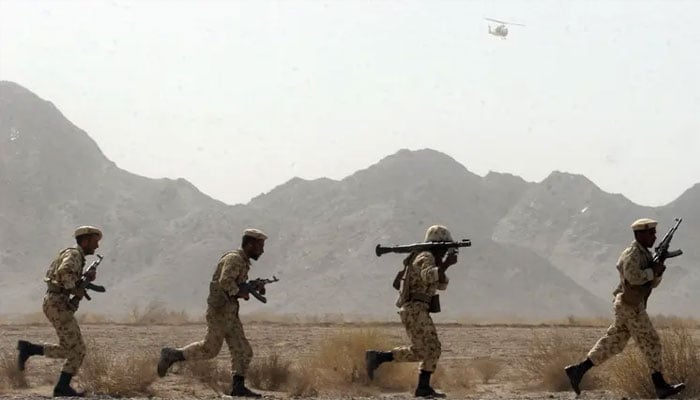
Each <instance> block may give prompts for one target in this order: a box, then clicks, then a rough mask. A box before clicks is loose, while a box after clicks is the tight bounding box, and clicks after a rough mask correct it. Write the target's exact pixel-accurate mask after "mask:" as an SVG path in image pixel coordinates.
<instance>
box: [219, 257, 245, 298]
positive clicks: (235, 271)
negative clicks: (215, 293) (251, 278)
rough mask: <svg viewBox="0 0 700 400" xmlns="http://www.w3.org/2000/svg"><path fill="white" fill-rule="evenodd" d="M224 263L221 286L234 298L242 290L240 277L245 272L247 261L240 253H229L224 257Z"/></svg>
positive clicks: (220, 278)
mask: <svg viewBox="0 0 700 400" xmlns="http://www.w3.org/2000/svg"><path fill="white" fill-rule="evenodd" d="M223 263H224V264H223V266H222V267H221V275H220V276H219V286H220V287H221V289H223V291H224V292H225V293H226V294H227V295H228V296H229V297H230V298H234V297H235V296H236V295H237V294H238V292H239V291H240V289H239V288H238V277H240V276H241V274H242V273H243V268H244V266H245V261H243V259H242V258H241V257H240V256H239V255H238V254H229V255H227V256H226V257H224V260H223Z"/></svg>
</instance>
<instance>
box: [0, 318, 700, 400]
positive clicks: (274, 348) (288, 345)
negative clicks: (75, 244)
mask: <svg viewBox="0 0 700 400" xmlns="http://www.w3.org/2000/svg"><path fill="white" fill-rule="evenodd" d="M354 327H357V325H350V324H347V325H343V324H304V325H299V324H287V323H252V324H247V325H246V333H247V336H248V337H249V339H250V341H251V344H252V346H253V349H254V351H255V353H256V357H260V356H264V355H267V354H271V353H277V354H278V355H280V356H281V357H283V358H286V359H291V360H299V359H301V358H302V357H310V356H311V355H312V353H313V352H314V351H315V349H316V348H318V347H317V346H318V344H319V343H320V342H322V341H323V339H324V337H327V336H328V335H332V334H335V333H337V332H339V331H342V330H346V329H352V328H354ZM378 329H380V330H382V332H385V333H386V334H387V335H390V336H391V337H392V338H395V342H396V343H397V344H402V343H403V342H405V337H404V333H403V329H402V327H401V326H400V325H398V324H383V325H381V326H379V328H378ZM551 329H554V328H548V327H506V326H491V327H474V326H460V325H449V324H448V325H440V326H439V327H438V330H439V334H440V335H441V339H442V343H443V355H442V359H441V362H442V365H447V366H449V367H450V368H451V369H455V368H462V367H466V365H468V364H469V362H470V361H471V360H473V359H476V358H479V357H487V356H490V357H492V358H495V359H497V360H500V361H502V362H504V363H505V364H506V367H505V368H504V369H503V370H502V371H501V372H500V373H499V374H498V375H496V377H495V378H494V379H493V380H492V381H491V382H490V383H488V384H482V383H477V384H476V385H475V387H474V388H473V389H472V390H471V391H470V392H469V393H468V394H461V395H451V396H450V398H487V399H510V398H520V399H534V398H551V399H573V398H574V397H575V396H574V394H573V393H572V392H542V391H538V390H536V389H532V388H530V386H531V385H532V382H530V381H529V379H528V377H526V376H523V374H522V373H521V372H519V371H518V370H517V369H516V368H515V367H514V366H513V362H514V360H515V359H516V358H518V357H521V356H523V355H524V354H526V353H527V351H528V346H529V344H530V342H531V340H532V338H533V334H535V333H537V334H546V333H547V331H548V330H551ZM556 329H559V330H563V332H565V333H566V335H567V337H570V338H571V340H572V342H574V341H583V342H584V343H590V344H591V345H592V344H593V343H594V342H595V340H596V339H597V338H598V337H599V336H600V335H601V334H602V333H603V332H604V331H605V328H601V327H595V328H593V327H591V328H588V327H568V328H556ZM82 330H83V335H84V336H85V338H86V339H87V340H88V341H89V342H90V343H91V344H90V346H108V348H109V349H110V351H112V352H114V353H120V352H133V351H139V352H140V351H143V352H148V351H158V350H159V349H160V348H161V347H162V346H164V345H177V346H181V345H184V344H187V343H189V342H192V341H195V340H200V339H201V338H202V337H203V336H204V332H205V326H204V325H184V326H128V325H85V326H83V327H82ZM0 333H1V334H2V335H1V338H0V352H13V353H14V347H15V344H16V342H17V340H18V339H20V338H24V339H29V340H32V341H49V342H54V341H55V336H54V332H53V330H52V329H51V328H50V327H48V326H45V325H42V326H16V325H0ZM694 336H695V337H696V338H700V330H699V331H694ZM218 362H220V363H222V365H228V351H227V350H226V346H224V349H223V350H222V352H221V354H220V355H219V356H218ZM60 364H61V361H56V360H49V359H45V358H43V357H33V358H32V359H30V361H29V363H28V367H27V372H26V373H27V377H28V380H29V382H30V386H31V387H30V388H29V389H23V390H15V391H14V392H10V393H9V394H5V396H6V397H9V398H31V397H35V398H40V396H47V395H50V393H51V385H52V383H53V380H54V379H55V377H56V375H57V374H58V372H59V370H60ZM152 388H153V390H154V393H155V394H156V396H158V397H191V398H214V397H220V396H219V395H218V394H217V393H216V392H214V391H213V390H211V389H209V388H207V387H206V386H204V385H201V384H199V383H197V382H193V381H192V379H188V378H186V377H183V376H179V375H172V374H171V375H168V376H167V377H166V378H164V379H160V380H158V381H156V382H155V383H154V384H153V385H152ZM265 394H266V396H267V397H271V398H286V397H289V396H288V395H287V394H286V393H282V392H266V393H265ZM448 394H449V393H448ZM377 396H380V397H386V398H412V396H411V394H410V393H408V392H404V393H379V394H378V395H377ZM339 397H343V396H342V395H341V396H339ZM353 397H354V396H353ZM583 398H586V399H591V398H610V399H612V398H615V399H619V398H621V396H620V395H614V394H613V393H611V392H606V391H591V392H585V393H584V396H583Z"/></svg>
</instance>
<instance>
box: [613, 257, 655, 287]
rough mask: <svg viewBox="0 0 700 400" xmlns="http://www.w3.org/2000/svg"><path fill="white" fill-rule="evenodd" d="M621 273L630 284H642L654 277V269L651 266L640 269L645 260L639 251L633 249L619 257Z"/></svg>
mask: <svg viewBox="0 0 700 400" xmlns="http://www.w3.org/2000/svg"><path fill="white" fill-rule="evenodd" d="M620 262H621V263H622V274H623V276H624V277H625V280H627V282H629V283H630V284H632V285H643V284H645V283H647V282H649V281H650V280H652V279H654V271H653V270H652V269H651V268H645V269H642V267H643V266H644V263H645V260H644V256H643V255H642V254H640V253H639V251H636V250H633V251H631V252H629V253H628V254H626V255H623V256H622V257H621V260H620Z"/></svg>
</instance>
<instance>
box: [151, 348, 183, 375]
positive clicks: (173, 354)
mask: <svg viewBox="0 0 700 400" xmlns="http://www.w3.org/2000/svg"><path fill="white" fill-rule="evenodd" d="M178 361H185V355H184V354H182V351H180V350H177V349H173V348H170V347H163V348H162V349H161V350H160V360H159V361H158V376H160V377H161V378H162V377H164V376H165V373H166V372H168V368H170V366H171V365H173V364H175V363H176V362H178Z"/></svg>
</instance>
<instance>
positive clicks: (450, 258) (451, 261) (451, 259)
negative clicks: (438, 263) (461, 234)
mask: <svg viewBox="0 0 700 400" xmlns="http://www.w3.org/2000/svg"><path fill="white" fill-rule="evenodd" d="M455 264H457V254H455V253H450V254H447V257H445V260H444V261H443V262H442V266H443V267H444V268H447V267H449V266H450V265H455Z"/></svg>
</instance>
